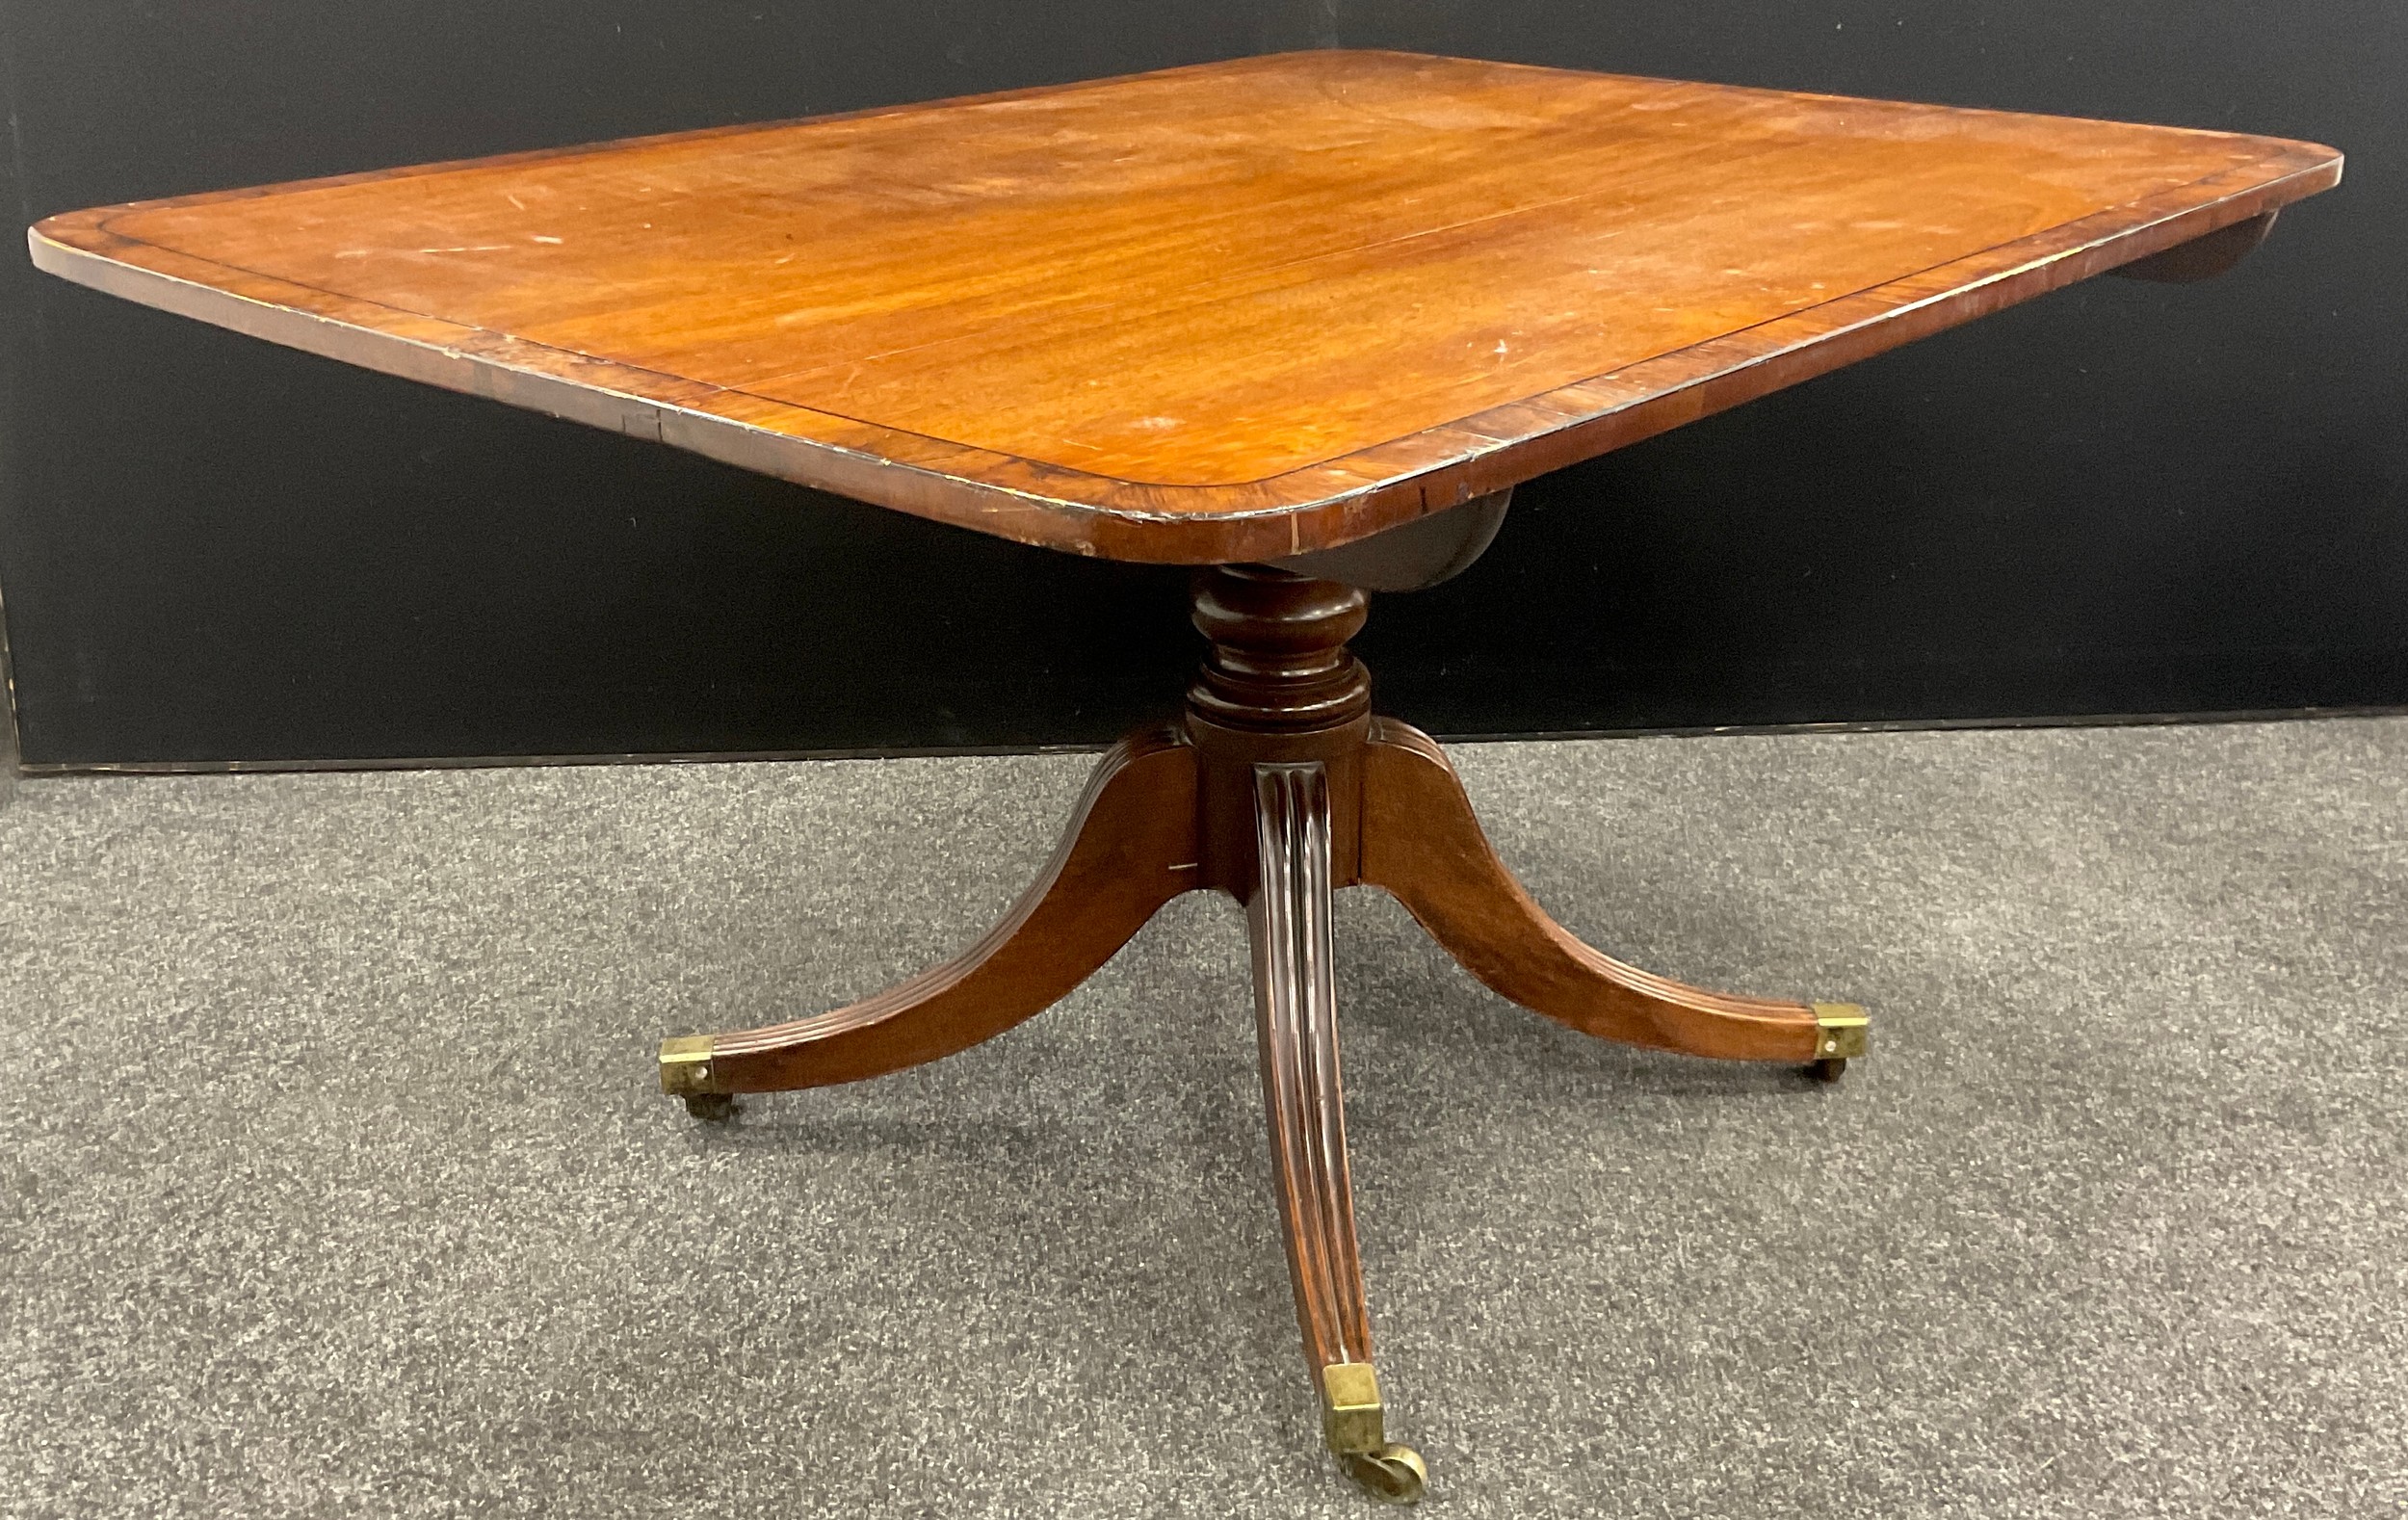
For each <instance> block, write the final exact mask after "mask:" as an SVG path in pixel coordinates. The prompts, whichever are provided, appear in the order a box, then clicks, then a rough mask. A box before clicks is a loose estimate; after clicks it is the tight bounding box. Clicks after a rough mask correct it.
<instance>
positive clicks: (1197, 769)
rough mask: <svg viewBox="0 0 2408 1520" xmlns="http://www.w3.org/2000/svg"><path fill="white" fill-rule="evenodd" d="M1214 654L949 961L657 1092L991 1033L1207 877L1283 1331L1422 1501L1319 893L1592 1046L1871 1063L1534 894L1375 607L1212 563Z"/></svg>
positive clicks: (1351, 1428) (727, 1089) (1370, 1476)
mask: <svg viewBox="0 0 2408 1520" xmlns="http://www.w3.org/2000/svg"><path fill="white" fill-rule="evenodd" d="M1194 616H1195V624H1196V626H1197V627H1198V628H1199V629H1201V630H1202V631H1203V633H1204V636H1205V638H1206V639H1207V640H1209V641H1210V642H1211V649H1210V652H1209V653H1208V654H1207V656H1206V658H1205V661H1204V666H1203V668H1202V670H1201V671H1200V672H1199V673H1198V675H1197V677H1196V680H1195V683H1194V685H1193V686H1192V687H1191V688H1190V690H1189V693H1188V700H1187V710H1186V713H1185V715H1184V716H1183V718H1182V720H1181V721H1178V722H1175V723H1169V724H1165V725H1163V726H1161V727H1156V728H1148V729H1144V730H1141V731H1139V732H1138V733H1135V734H1132V735H1130V736H1129V737H1128V738H1126V739H1123V740H1122V741H1121V742H1120V743H1119V744H1118V745H1117V746H1115V747H1113V748H1112V751H1111V752H1110V753H1109V754H1107V755H1106V756H1105V757H1104V759H1103V762H1102V763H1101V764H1100V765H1098V766H1097V767H1096V770H1095V774H1094V776H1093V778H1092V779H1091V780H1090V781H1089V782H1088V784H1087V789H1086V795H1085V797H1083V798H1082V799H1081V800H1080V802H1079V806H1078V810H1077V813H1076V815H1075V816H1074V818H1073V819H1072V821H1071V824H1070V826H1069V829H1068V830H1067V832H1066V833H1065V834H1064V836H1063V839H1062V842H1061V845H1060V848H1059V849H1058V850H1057V851H1056V852H1055V854H1054V858H1053V860H1052V861H1051V862H1050V863H1049V864H1048V865H1047V866H1046V868H1045V870H1044V871H1043V872H1042V874H1040V875H1039V877H1038V878H1037V880H1036V882H1035V884H1034V886H1032V887H1031V888H1030V889H1029V891H1028V893H1027V894H1026V895H1025V896H1024V897H1022V898H1021V900H1020V902H1019V903H1018V904H1016V905H1015V906H1014V907H1013V908H1012V910H1011V912H1010V913H1009V914H1008V916H1007V917H1006V918H1005V919H1004V921H1003V922H1002V923H1000V924H998V925H997V926H996V927H995V928H994V929H993V930H990V931H989V932H988V933H987V935H986V937H984V938H983V939H982V940H980V941H979V942H978V943H977V944H976V945H974V946H972V947H971V948H970V949H969V950H968V951H967V952H965V953H964V954H963V955H961V956H960V957H958V958H956V959H955V960H952V961H950V962H948V963H946V964H945V965H942V966H939V967H937V968H935V969H934V970H931V971H929V972H926V973H924V974H922V975H920V976H918V977H915V978H913V979H912V980H910V981H908V982H905V983H902V984H900V985H898V986H895V987H893V988H890V989H889V990H887V991H885V992H882V993H879V994H878V995H877V996H876V997H873V998H870V999H868V1000H866V1001H864V1002H860V1003H856V1004H853V1005H851V1007H849V1008H842V1009H835V1010H834V1011H832V1012H827V1013H822V1014H819V1015H817V1016H815V1017H811V1018H805V1019H798V1020H797V1021H795V1022H793V1023H788V1024H779V1025H774V1026H772V1027H770V1028H767V1029H757V1030H749V1031H746V1032H744V1033H741V1034H726V1035H695V1036H690V1037H686V1038H680V1039H672V1040H669V1041H667V1043H665V1044H664V1045H663V1046H662V1048H661V1085H662V1088H663V1089H664V1090H665V1091H667V1092H669V1093H671V1094H673V1095H676V1096H679V1097H682V1098H684V1099H685V1100H686V1104H687V1106H688V1108H689V1109H690V1110H692V1111H693V1112H694V1114H695V1115H696V1116H697V1117H701V1118H705V1119H723V1118H725V1117H726V1116H728V1115H729V1114H730V1113H731V1112H732V1109H733V1099H734V1094H737V1093H742V1092H775V1091H784V1090H788V1089H792V1088H812V1087H823V1086H826V1085H828V1084H832V1083H839V1082H858V1081H860V1080H862V1079H863V1078H867V1077H875V1076H879V1075H881V1074H883V1073H886V1072H890V1071H900V1070H902V1069H903V1068H904V1067H907V1066H915V1065H918V1064H920V1063H922V1062H924V1061H934V1060H936V1059H937V1058H938V1057H940V1056H949V1055H952V1054H953V1053H954V1052H955V1051H958V1050H965V1049H967V1048H968V1047H970V1046H972V1045H975V1044H977V1043H979V1042H980V1041H981V1040H984V1039H989V1038H992V1037H993V1036H995V1035H1000V1034H1002V1033H1003V1032H1004V1031H1005V1030H1007V1029H1009V1028H1010V1027H1012V1026H1013V1025H1015V1024H1017V1023H1019V1022H1020V1021H1021V1020H1023V1019H1026V1018H1028V1017H1029V1016H1031V1015H1032V1014H1034V1013H1036V1012H1038V1011H1039V1010H1041V1009H1045V1008H1046V1007H1048V1006H1049V1005H1051V1004H1052V1003H1054V1002H1055V1001H1056V1000H1058V999H1060V997H1061V996H1063V995H1064V994H1065V993H1067V992H1069V991H1070V990H1071V989H1072V988H1073V987H1075V986H1077V985H1078V984H1079V983H1081V982H1083V981H1085V980H1086V978H1087V977H1088V976H1090V975H1092V974H1093V973H1094V972H1095V971H1096V970H1097V968H1099V967H1101V966H1102V965H1103V964H1104V962H1105V961H1107V960H1108V959H1110V958H1111V957H1112V954H1113V952H1115V951H1117V950H1118V949H1119V948H1120V947H1121V946H1122V945H1123V944H1125V943H1127V942H1128V940H1129V938H1130V937H1131V936H1132V935H1134V934H1135V933H1136V932H1137V931H1138V930H1139V928H1141V927H1142V926H1143V925H1144V923H1145V922H1146V920H1147V919H1149V918H1151V917H1152V916H1153V914H1154V912H1155V911H1156V910H1157V909H1158V908H1160V907H1161V906H1162V905H1163V904H1165V903H1167V902H1168V901H1170V899H1172V898H1173V897H1176V896H1178V895H1179V894H1180V893H1182V892H1189V891H1194V890H1197V889H1199V888H1212V889H1217V890H1219V891H1223V892H1227V893H1229V894H1230V895H1231V896H1233V897H1235V898H1237V899H1238V900H1239V901H1241V902H1243V903H1244V904H1246V907H1247V914H1248V924H1249V926H1250V929H1251V934H1252V940H1253V950H1254V955H1253V959H1254V987H1255V1006H1256V1009H1257V1012H1258V1015H1259V1017H1258V1030H1259V1035H1260V1046H1261V1056H1262V1069H1263V1095H1264V1101H1265V1103H1266V1104H1267V1105H1268V1108H1269V1131H1270V1140H1271V1169H1272V1183H1273V1192H1274V1193H1275V1194H1276V1196H1277V1199H1278V1202H1279V1218H1280V1223H1281V1226H1282V1229H1283V1233H1284V1235H1285V1238H1286V1243H1287V1250H1288V1266H1289V1270H1290V1273H1291V1276H1292V1278H1293V1281H1294V1285H1295V1289H1296V1323H1297V1324H1298V1326H1299V1327H1300V1328H1301V1329H1302V1331H1303V1337H1304V1350H1305V1357H1306V1360H1307V1363H1308V1364H1309V1366H1310V1368H1311V1370H1312V1374H1313V1378H1314V1383H1315V1392H1316V1394H1317V1395H1318V1396H1319V1398H1320V1399H1321V1402H1322V1415H1323V1428H1324V1431H1325V1433H1326V1435H1327V1438H1328V1442H1329V1448H1330V1450H1331V1451H1332V1452H1333V1453H1335V1454H1337V1456H1338V1459H1339V1460H1340V1462H1342V1463H1343V1464H1344V1465H1345V1466H1346V1468H1347V1470H1348V1472H1349V1473H1350V1474H1351V1475H1352V1476H1353V1477H1354V1478H1355V1479H1356V1480H1357V1481H1360V1482H1362V1483H1363V1484H1364V1485H1365V1486H1366V1487H1367V1488H1369V1489H1370V1490H1372V1491H1373V1492H1374V1493H1375V1494H1377V1495H1380V1496H1382V1497H1386V1498H1394V1499H1403V1500H1410V1499H1413V1498H1417V1497H1419V1495H1420V1493H1421V1491H1422V1486H1423V1483H1424V1481H1425V1472H1424V1469H1423V1465H1422V1459H1421V1458H1420V1456H1419V1455H1417V1454H1415V1453H1414V1452H1413V1451H1412V1450H1411V1449H1410V1448H1409V1447H1404V1446H1400V1445H1396V1444H1394V1443H1392V1442H1390V1441H1389V1440H1388V1438H1387V1431H1386V1428H1385V1423H1384V1417H1385V1412H1386V1411H1385V1406H1384V1404H1383V1402H1382V1401H1381V1398H1380V1393H1379V1380H1378V1376H1377V1375H1376V1374H1375V1373H1374V1371H1373V1367H1372V1335H1371V1316H1370V1312H1369V1309H1368V1308H1367V1306H1366V1303H1365V1299H1364V1292H1363V1271H1362V1266H1361V1262H1360V1260H1359V1258H1358V1256H1357V1253H1356V1247H1355V1235H1354V1213H1353V1197H1352V1190H1351V1188H1350V1185H1349V1183H1348V1175H1347V1146H1346V1119H1345V1114H1344V1110H1343V1099H1342V1093H1341V1088H1340V1085H1339V1078H1338V1031H1337V1009H1336V997H1335V993H1334V989H1333V983H1332V978H1331V969H1330V968H1331V959H1330V925H1329V905H1330V894H1331V893H1332V892H1333V891H1334V890H1336V889H1337V888H1340V887H1350V886H1362V885H1370V886H1378V887H1384V888H1386V889H1387V890H1388V891H1389V892H1391V893H1393V894H1394V895H1395V896H1396V897H1397V898H1398V899H1399V900H1400V901H1401V902H1402V903H1403V904H1404V905H1405V907H1406V908H1407V909H1409V910H1410V911H1411V912H1412V914H1413V916H1414V918H1415V919H1417V920H1418V921H1420V923H1421V925H1422V927H1423V928H1424V929H1426V930H1428V931H1429V933H1430V934H1431V936H1432V937H1434V938H1435V939H1437V941H1438V942H1439V943H1440V944H1441V945H1443V946H1445V947H1446V949H1447V950H1448V952H1449V953H1450V954H1452V955H1453V957H1455V958H1456V959H1457V960H1458V961H1460V962H1461V963H1462V964H1463V966H1464V967H1465V969H1467V970H1469V971H1470V972H1471V973H1472V974H1473V975H1474V976H1476V977H1478V978H1479V980H1480V981H1481V982H1483V983H1487V984H1488V985H1489V986H1490V987H1491V988H1493V989H1495V990H1496V991H1497V992H1499V993H1500V994H1502V995H1504V996H1505V997H1507V998H1510V999H1512V1000H1513V1001H1514V1002H1516V1003H1519V1004H1521V1005H1523V1006H1524V1007H1526V1008H1529V1009H1534V1010H1536V1011H1537V1012H1540V1013H1544V1014H1546V1015H1547V1016H1549V1017H1550V1018H1554V1019H1557V1020H1559V1021H1561V1022H1562V1023H1565V1024H1568V1025H1570V1026H1571V1027H1572V1028H1574V1029H1577V1030H1580V1031H1582V1032H1583V1033H1584V1034H1588V1035H1597V1036H1598V1037H1600V1038H1603V1039H1611V1040H1618V1041H1621V1042H1623V1043H1625V1044H1632V1045H1645V1046H1650V1047H1653V1048H1655V1049H1658V1050H1671V1051H1682V1052H1687V1053H1688V1054H1690V1055H1696V1056H1710V1057H1716V1058H1719V1059H1723V1060H1731V1061H1788V1062H1791V1063H1793V1064H1796V1065H1799V1066H1801V1067H1804V1068H1806V1069H1808V1070H1809V1071H1811V1072H1813V1073H1814V1074H1815V1075H1817V1076H1819V1077H1821V1078H1823V1079H1825V1080H1831V1079H1836V1078H1837V1077H1838V1076H1839V1075H1840V1073H1841V1071H1842V1070H1843V1069H1844V1068H1845V1065H1846V1063H1847V1061H1848V1059H1849V1058H1851V1057H1854V1056H1859V1055H1862V1054H1863V1053H1864V1049H1865V1029H1866V1021H1865V1014H1864V1012H1863V1010H1862V1009H1857V1008H1855V1007H1853V1006H1852V1005H1847V1004H1831V1003H1789V1002H1776V1001H1770V1000H1766V999H1760V998H1747V997H1735V996H1731V995H1729V994H1726V993H1720V992H1709V991H1705V990H1703V989H1700V988H1697V987H1691V986H1686V985H1683V984H1682V983H1677V982H1671V981H1667V980H1666V979H1664V978H1662V977H1658V976H1653V975H1650V974H1649V973H1647V972H1644V971H1638V970H1636V969H1634V968H1632V967H1629V966H1626V965H1623V964H1621V963H1620V962H1619V961H1616V960H1613V959H1611V958H1610V957H1607V956H1604V955H1601V954H1600V953H1598V952H1597V951H1595V950H1592V949H1590V948H1589V947H1588V946H1586V945H1584V944H1583V943H1581V941H1580V940H1578V939H1576V938H1574V937H1573V936H1572V934H1570V933H1569V932H1567V931H1566V930H1564V929H1563V928H1562V927H1561V926H1560V925H1558V924H1557V923H1556V922H1555V921H1554V920H1553V919H1551V918H1549V917H1548V916H1547V914H1546V913H1545V912H1544V911H1543V910H1542V909H1541V908H1540V907H1539V906H1538V904H1536V903H1534V902H1532V901H1531V897H1530V895H1529V894H1528V893H1527V892H1525V891H1524V890H1523V889H1522V886H1521V884H1520V883H1519V882H1517V881H1516V880H1515V879H1514V878H1513V877H1512V875H1511V873H1509V872H1508V871H1507V870H1506V869H1505V865H1504V863H1503V862H1501V861H1500V860H1499V859H1498V858H1497V856H1496V854H1495V852H1493V851H1492V850H1491V849H1490V848H1489V845H1488V841H1487V839H1486V837H1485V836H1484V835H1483V834H1482V833H1481V831H1480V827H1479V821H1478V820H1477V819H1476V818H1475V817H1474V816H1473V813H1472V806H1471V802H1470V800H1469V799H1467V798H1466V797H1465V795H1464V792H1463V786H1462V783H1461V781H1460V780H1458V779H1457V777H1456V776H1455V773H1454V771H1453V767H1451V766H1450V765H1449V764H1448V763H1447V759H1446V756H1445V755H1444V754H1443V753H1441V752H1440V750H1439V747H1438V746H1437V745H1436V744H1435V743H1434V742H1432V741H1431V740H1430V739H1429V737H1428V736H1427V735H1426V734H1423V733H1421V732H1420V731H1418V730H1416V729H1413V728H1409V727H1406V726H1405V725H1404V724H1402V723H1399V722H1395V721H1390V720H1387V719H1381V718H1374V717H1373V716H1372V712H1371V683H1370V680H1369V678H1368V676H1367V675H1366V673H1365V671H1364V668H1363V666H1362V664H1361V662H1360V661H1358V660H1356V659H1355V657H1354V656H1353V654H1352V653H1350V652H1349V651H1348V648H1347V641H1348V639H1350V638H1351V637H1353V635H1354V634H1355V632H1356V631H1357V630H1359V629H1360V628H1361V627H1362V626H1363V619H1364V616H1365V598H1364V595H1363V592H1362V591H1360V590H1356V589H1354V588H1352V587H1350V586H1346V585H1341V584H1339V583H1337V582H1335V581H1326V580H1316V579H1311V578H1309V577H1306V576H1303V575H1298V574H1295V573H1292V572H1289V571H1285V570H1279V569H1272V568H1269V567H1266V566H1260V565H1235V566H1223V567H1219V568H1215V569H1211V570H1206V571H1202V572H1200V573H1199V574H1198V576H1197V578H1196V583H1195V594H1194Z"/></svg>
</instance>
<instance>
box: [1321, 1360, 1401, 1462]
mask: <svg viewBox="0 0 2408 1520" xmlns="http://www.w3.org/2000/svg"><path fill="white" fill-rule="evenodd" d="M1387 1414H1388V1411H1387V1408H1386V1406H1385V1405H1383V1404H1382V1403H1381V1402H1379V1374H1377V1373H1375V1372H1374V1371H1373V1370H1372V1364H1371V1363H1369V1362H1332V1363H1331V1364H1330V1365H1328V1366H1327V1367H1324V1368H1322V1434H1323V1435H1325V1436H1327V1437H1328V1438H1329V1449H1330V1450H1331V1451H1333V1452H1336V1453H1338V1454H1341V1455H1343V1454H1346V1453H1348V1452H1375V1451H1377V1450H1379V1448H1380V1446H1381V1445H1382V1444H1383V1443H1384V1442H1386V1440H1387V1439H1388V1435H1387V1429H1386V1424H1387Z"/></svg>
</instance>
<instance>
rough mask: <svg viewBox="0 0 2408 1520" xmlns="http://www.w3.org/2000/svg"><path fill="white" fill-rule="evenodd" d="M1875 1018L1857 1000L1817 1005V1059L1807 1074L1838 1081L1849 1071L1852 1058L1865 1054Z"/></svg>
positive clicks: (1816, 1078) (1818, 1080)
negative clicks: (1867, 1014)
mask: <svg viewBox="0 0 2408 1520" xmlns="http://www.w3.org/2000/svg"><path fill="white" fill-rule="evenodd" d="M1870 1025H1871V1020H1870V1019H1868V1018H1867V1017H1866V1016H1865V1010H1864V1009H1860V1008H1858V1007H1857V1006H1856V1005H1855V1004H1853V1003H1818V1004H1816V1005H1815V1059H1814V1060H1813V1061H1810V1062H1808V1063H1807V1066H1806V1075H1808V1076H1809V1077H1812V1078H1813V1079H1815V1080H1816V1081H1817V1082H1837V1081H1839V1080H1840V1077H1841V1074H1842V1073H1844V1072H1845V1071H1846V1070H1847V1062H1848V1058H1849V1057H1851V1056H1861V1055H1863V1054H1864V1053H1865V1050H1866V1047H1867V1044H1868V1043H1869V1041H1868V1040H1867V1037H1866V1036H1867V1035H1868V1033H1869V1027H1870Z"/></svg>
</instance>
